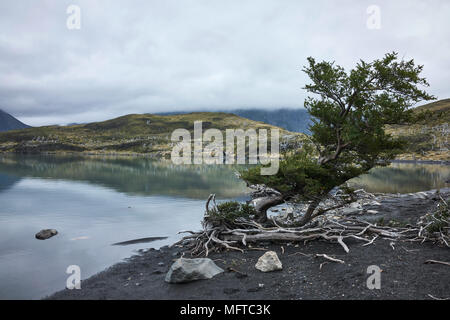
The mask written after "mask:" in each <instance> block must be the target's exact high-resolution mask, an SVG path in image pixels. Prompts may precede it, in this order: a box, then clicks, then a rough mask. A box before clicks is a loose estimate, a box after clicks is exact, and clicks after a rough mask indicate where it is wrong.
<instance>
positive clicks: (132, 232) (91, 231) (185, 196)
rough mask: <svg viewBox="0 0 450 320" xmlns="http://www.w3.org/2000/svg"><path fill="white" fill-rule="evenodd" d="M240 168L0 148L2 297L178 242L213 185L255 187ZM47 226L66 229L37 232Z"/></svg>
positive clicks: (442, 170) (416, 170)
mask: <svg viewBox="0 0 450 320" xmlns="http://www.w3.org/2000/svg"><path fill="white" fill-rule="evenodd" d="M234 169H235V168H234V167H230V166H173V165H172V164H171V163H170V162H165V163H162V162H154V161H150V160H148V159H145V158H136V157H99V156H96V157H94V156H90V157H81V156H17V155H0V299H29V298H33V299H37V298H40V297H43V296H45V295H47V294H50V293H52V292H54V291H56V290H60V289H62V288H64V286H65V281H66V279H67V276H68V275H67V274H66V273H65V272H66V268H67V266H69V265H71V264H76V265H79V266H80V267H81V271H82V278H83V279H85V278H87V277H89V276H91V275H93V274H95V273H97V272H99V271H101V270H103V269H104V268H106V267H108V266H110V265H112V264H114V263H116V262H118V261H120V260H121V259H123V258H126V257H128V256H130V255H131V254H132V253H133V250H137V249H141V248H148V247H150V246H154V247H159V246H162V245H165V244H169V243H173V242H174V241H175V240H176V239H177V238H178V237H179V236H178V235H177V232H178V231H180V230H186V229H188V230H189V229H190V230H196V229H198V228H199V227H200V220H201V218H202V215H203V211H204V205H205V199H206V198H207V197H208V195H209V194H210V193H216V194H217V197H218V199H229V198H236V197H240V196H243V195H244V194H245V193H246V192H247V189H246V187H245V184H244V183H243V182H242V181H240V180H239V179H238V178H237V177H236V176H235V174H234ZM449 179H450V167H449V166H443V165H442V166H438V165H414V164H393V165H392V166H391V167H388V168H376V169H374V170H372V171H371V173H370V174H369V175H365V176H362V177H360V178H358V179H355V180H354V181H353V183H354V184H355V185H357V186H362V187H364V188H366V189H367V190H369V191H372V192H414V191H419V190H428V189H433V188H438V187H443V186H445V181H446V180H449ZM44 228H45V229H46V228H55V229H57V230H58V232H59V234H58V235H57V236H55V237H53V238H51V239H49V240H46V241H38V240H36V239H34V234H35V233H36V232H38V231H39V230H41V229H44ZM165 236H168V237H169V238H168V239H166V240H158V241H155V242H152V243H137V244H132V245H129V246H112V244H113V243H117V242H122V241H127V240H132V239H137V238H146V237H165Z"/></svg>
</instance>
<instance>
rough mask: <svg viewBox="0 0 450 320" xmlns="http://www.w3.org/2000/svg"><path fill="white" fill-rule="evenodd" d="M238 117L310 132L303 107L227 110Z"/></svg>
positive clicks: (306, 113) (306, 114)
mask: <svg viewBox="0 0 450 320" xmlns="http://www.w3.org/2000/svg"><path fill="white" fill-rule="evenodd" d="M227 112H228V113H232V114H235V115H237V116H239V117H243V118H247V119H250V120H255V121H261V122H264V123H267V124H271V125H273V126H277V127H280V128H283V129H286V130H288V131H292V132H301V133H305V134H310V133H311V132H310V131H309V125H310V124H311V120H310V116H309V113H308V111H307V110H306V109H304V108H298V109H288V108H278V109H271V110H266V109H260V108H253V109H234V110H229V111H227ZM185 113H186V112H164V113H160V114H161V115H176V114H185Z"/></svg>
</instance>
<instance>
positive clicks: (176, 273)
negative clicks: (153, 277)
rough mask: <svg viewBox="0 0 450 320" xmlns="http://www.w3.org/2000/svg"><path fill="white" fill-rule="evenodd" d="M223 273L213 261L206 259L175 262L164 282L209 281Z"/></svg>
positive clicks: (183, 259)
mask: <svg viewBox="0 0 450 320" xmlns="http://www.w3.org/2000/svg"><path fill="white" fill-rule="evenodd" d="M222 272H224V271H223V269H221V268H219V267H218V266H217V265H216V264H215V263H214V261H212V260H211V259H208V258H198V259H185V258H180V259H178V260H176V261H175V262H174V263H173V264H172V266H171V267H170V269H169V272H167V275H166V282H168V283H184V282H190V281H195V280H203V279H211V278H212V277H214V276H215V275H217V274H219V273H222Z"/></svg>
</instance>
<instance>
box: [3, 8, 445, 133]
mask: <svg viewBox="0 0 450 320" xmlns="http://www.w3.org/2000/svg"><path fill="white" fill-rule="evenodd" d="M71 4H76V5H78V6H79V7H80V9H81V29H80V30H69V29H67V27H66V20H67V17H68V14H67V13H66V9H67V7H68V6H69V5H71ZM372 4H374V3H372V2H369V1H357V2H356V1H339V2H337V1H332V0H328V1H315V2H314V3H309V4H306V3H303V2H300V1H295V0H292V1H289V0H285V1H276V0H253V1H251V0H250V1H237V0H231V1H218V0H213V1H211V0H208V1H206V0H191V1H189V0H188V1H177V0H169V1H148V0H147V1H144V0H135V1H132V2H127V3H125V2H122V1H121V2H117V1H115V2H112V1H106V0H100V1H95V2H94V1H89V0H77V1H65V0H47V1H33V0H21V1H16V2H13V1H4V2H2V3H1V4H0V108H2V109H4V110H6V111H8V112H10V113H11V114H13V115H15V116H17V117H18V118H19V119H20V120H22V121H24V122H26V123H29V124H31V125H45V124H53V123H59V124H65V123H71V122H89V121H97V120H105V119H108V118H112V117H115V116H120V115H123V114H128V113H146V112H150V113H153V112H163V111H177V110H185V111H187V110H198V109H202V110H211V111H213V110H219V109H220V110H227V109H234V108H246V107H261V108H276V107H291V108H301V107H303V101H304V99H305V97H306V94H305V92H304V90H302V87H303V86H304V85H305V84H306V83H307V81H308V79H306V77H305V75H304V74H303V73H302V72H301V68H302V66H303V65H304V64H305V63H306V58H307V57H308V56H313V57H316V58H317V59H326V60H335V61H336V62H337V63H338V64H341V65H343V66H344V67H346V68H350V67H352V66H353V65H354V64H355V63H356V62H357V61H358V59H360V58H362V59H364V60H368V61H370V60H372V59H375V58H379V57H381V56H382V55H384V54H385V53H386V52H391V51H397V52H399V54H400V57H405V58H406V59H409V58H414V59H415V60H416V62H417V63H419V64H424V65H425V71H424V75H425V76H426V77H427V78H428V80H429V82H430V84H431V87H430V89H429V91H430V92H431V93H433V94H435V95H437V96H438V97H439V98H448V97H450V92H449V89H448V83H450V79H449V77H450V75H449V74H448V72H446V71H447V70H449V67H450V61H449V59H448V58H447V55H448V52H449V49H450V21H449V20H448V16H449V15H450V3H449V2H448V1H446V0H440V1H439V0H436V1H433V3H432V4H431V3H424V2H423V1H420V0H414V1H406V0H405V1H387V0H384V1H378V3H375V5H377V6H378V7H379V8H380V10H381V11H380V12H381V15H380V18H381V29H379V30H370V29H368V28H367V25H366V22H367V19H368V17H369V15H368V14H367V12H366V10H367V7H369V5H372Z"/></svg>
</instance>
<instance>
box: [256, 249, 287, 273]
mask: <svg viewBox="0 0 450 320" xmlns="http://www.w3.org/2000/svg"><path fill="white" fill-rule="evenodd" d="M255 268H256V269H258V270H260V271H262V272H270V271H276V270H282V269H283V265H282V264H281V261H280V259H278V255H277V253H276V252H275V251H267V252H266V253H264V254H263V255H262V256H261V257H259V259H258V262H257V263H256V264H255Z"/></svg>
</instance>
